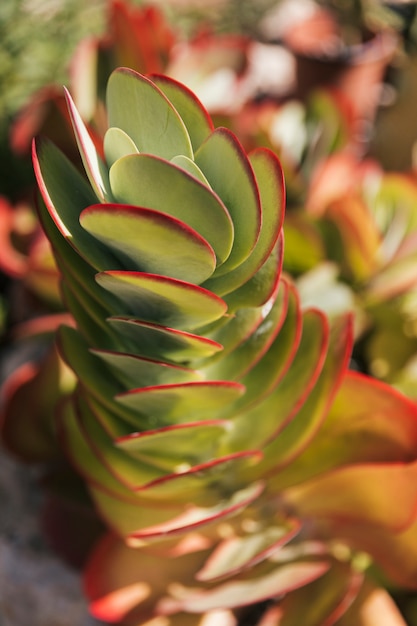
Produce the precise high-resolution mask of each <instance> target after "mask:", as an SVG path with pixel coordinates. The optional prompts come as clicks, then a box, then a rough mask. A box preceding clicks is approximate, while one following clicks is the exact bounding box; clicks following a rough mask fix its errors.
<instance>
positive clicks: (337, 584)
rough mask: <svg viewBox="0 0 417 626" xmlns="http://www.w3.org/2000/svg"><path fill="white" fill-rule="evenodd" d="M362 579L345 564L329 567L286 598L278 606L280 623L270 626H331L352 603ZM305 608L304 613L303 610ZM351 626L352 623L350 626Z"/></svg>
mask: <svg viewBox="0 0 417 626" xmlns="http://www.w3.org/2000/svg"><path fill="white" fill-rule="evenodd" d="M363 578H364V575H363V573H362V572H359V571H358V572H353V571H352V569H351V567H350V564H349V563H338V562H337V561H335V562H334V563H332V567H331V568H330V569H329V571H328V572H326V574H324V576H322V577H321V578H318V579H317V580H314V581H313V582H311V583H310V584H309V585H306V586H305V587H302V588H300V589H297V590H296V591H294V592H293V593H291V594H288V595H287V596H286V597H285V598H283V600H282V601H281V602H280V612H281V619H280V620H279V622H278V621H277V622H275V623H272V622H271V626H273V625H274V626H278V625H279V626H299V624H303V626H317V624H320V626H333V625H335V624H339V619H340V618H341V617H342V616H343V615H344V613H345V612H346V611H347V610H348V609H349V607H350V606H351V605H352V603H353V602H354V601H355V598H356V596H357V594H358V593H359V592H360V590H361V586H362V583H363ZM306 607H308V609H307V608H306ZM352 624H355V626H356V622H352Z"/></svg>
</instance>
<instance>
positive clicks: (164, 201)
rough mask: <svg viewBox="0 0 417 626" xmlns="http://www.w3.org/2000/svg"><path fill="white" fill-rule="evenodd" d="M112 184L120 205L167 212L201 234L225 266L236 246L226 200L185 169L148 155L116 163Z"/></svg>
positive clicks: (124, 158) (136, 155)
mask: <svg viewBox="0 0 417 626" xmlns="http://www.w3.org/2000/svg"><path fill="white" fill-rule="evenodd" d="M110 184H111V188H112V192H113V194H114V197H115V198H116V199H117V202H119V203H123V204H133V205H136V206H140V207H144V208H148V209H154V210H155V211H159V212H161V213H166V214H167V215H171V216H172V217H174V218H177V219H178V220H180V221H181V222H184V223H185V224H187V225H188V226H189V227H190V228H192V229H193V230H195V231H196V232H197V233H199V234H200V235H201V236H202V237H204V239H206V240H207V241H208V243H209V244H210V245H211V247H212V248H213V250H214V251H215V253H216V256H217V259H218V263H223V262H224V261H225V260H226V259H227V257H228V256H229V254H230V251H231V249H232V244H233V236H234V230H233V224H232V221H231V219H230V215H229V213H228V211H227V209H226V207H225V206H224V204H223V202H222V200H221V199H220V198H219V197H218V196H217V195H216V194H214V193H213V192H212V191H211V190H210V189H209V188H208V187H206V186H205V185H204V184H202V183H201V182H200V181H199V180H197V179H196V178H195V177H194V176H191V175H190V174H188V173H187V172H186V171H185V170H184V169H182V168H179V167H177V166H176V165H173V164H172V163H170V162H168V161H165V160H163V159H160V158H157V157H155V156H151V155H148V154H135V155H130V156H126V157H123V158H122V159H119V160H118V161H116V163H115V164H114V165H113V166H112V168H111V170H110Z"/></svg>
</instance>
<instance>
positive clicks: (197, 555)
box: [84, 534, 207, 626]
mask: <svg viewBox="0 0 417 626" xmlns="http://www.w3.org/2000/svg"><path fill="white" fill-rule="evenodd" d="M206 552H207V549H206V550H204V549H203V550H196V551H194V552H190V553H186V554H184V555H182V556H177V557H176V558H167V557H166V556H161V555H159V556H158V555H155V554H153V553H152V551H149V550H148V551H146V550H141V551H138V550H135V549H133V548H129V547H127V546H126V545H125V543H124V542H123V541H121V540H120V539H118V538H117V537H115V536H113V535H111V534H108V535H106V536H104V537H103V539H102V540H101V541H100V542H99V543H98V545H97V547H96V548H95V550H94V551H93V553H92V555H91V557H90V559H89V562H88V564H87V567H86V570H85V574H84V580H85V587H86V593H87V596H88V597H89V599H90V611H91V612H92V614H93V615H94V617H95V618H97V619H100V620H102V619H104V620H106V621H109V622H111V623H117V622H119V621H122V622H123V623H124V624H138V623H142V624H143V623H144V621H145V620H146V619H150V617H151V616H153V615H155V613H156V611H155V609H156V604H157V602H158V600H159V598H160V597H161V596H164V595H165V594H166V593H167V587H168V585H169V584H170V583H171V582H172V581H175V580H187V581H188V582H189V583H190V584H191V582H192V578H193V574H194V572H195V571H196V570H197V569H198V568H199V566H200V565H201V563H202V561H203V559H204V556H205V554H206ZM185 624H186V625H187V622H185ZM150 626H151V625H150ZM187 626H188V625H187Z"/></svg>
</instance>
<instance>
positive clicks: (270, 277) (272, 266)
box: [224, 235, 284, 312]
mask: <svg viewBox="0 0 417 626" xmlns="http://www.w3.org/2000/svg"><path fill="white" fill-rule="evenodd" d="M283 258H284V238H283V236H282V235H280V237H279V238H278V241H277V243H276V245H275V247H274V249H273V250H272V252H271V254H270V255H269V257H268V259H267V260H266V261H265V263H264V264H263V265H262V266H261V267H260V268H259V269H258V271H257V272H256V273H255V274H254V275H253V276H252V277H251V278H249V280H248V281H247V282H246V283H244V284H243V285H241V286H240V287H238V288H237V289H235V290H234V291H231V292H230V293H227V294H226V295H225V296H224V300H225V302H226V304H227V306H228V308H229V310H230V311H231V312H234V311H235V310H236V309H239V308H241V307H259V306H263V305H264V304H265V303H266V302H267V301H268V300H269V299H270V298H271V297H272V296H273V294H274V293H275V291H276V290H277V288H278V285H279V280H280V278H281V270H282V263H283ZM232 271H233V270H232Z"/></svg>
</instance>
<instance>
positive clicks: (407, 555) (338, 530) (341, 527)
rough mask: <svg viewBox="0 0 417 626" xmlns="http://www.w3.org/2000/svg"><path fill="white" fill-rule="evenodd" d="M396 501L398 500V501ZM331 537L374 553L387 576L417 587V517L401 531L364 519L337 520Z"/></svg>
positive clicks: (395, 580) (392, 579) (332, 524)
mask: <svg viewBox="0 0 417 626" xmlns="http://www.w3.org/2000/svg"><path fill="white" fill-rule="evenodd" d="M395 501H396V500H395ZM328 532H329V534H330V535H332V536H337V537H338V538H339V540H341V541H344V542H346V543H347V544H348V545H349V546H351V547H352V548H353V549H354V550H358V551H360V552H365V553H367V554H369V555H371V556H372V559H373V561H374V563H375V564H376V565H377V566H378V567H379V568H381V569H382V571H383V573H384V575H385V577H388V579H389V580H390V581H393V582H394V583H395V584H396V585H399V586H401V587H407V588H411V589H414V590H415V589H417V519H416V516H414V519H413V520H412V522H411V524H410V525H409V526H408V527H407V528H406V529H405V530H403V531H402V532H395V533H393V532H392V530H391V529H386V528H381V527H376V526H375V525H372V524H366V523H363V522H360V523H356V522H354V521H347V522H346V523H342V522H341V521H340V520H335V521H334V522H332V523H331V524H330V525H329V527H328Z"/></svg>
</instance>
